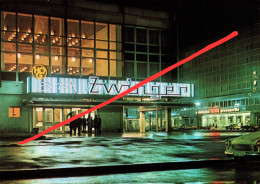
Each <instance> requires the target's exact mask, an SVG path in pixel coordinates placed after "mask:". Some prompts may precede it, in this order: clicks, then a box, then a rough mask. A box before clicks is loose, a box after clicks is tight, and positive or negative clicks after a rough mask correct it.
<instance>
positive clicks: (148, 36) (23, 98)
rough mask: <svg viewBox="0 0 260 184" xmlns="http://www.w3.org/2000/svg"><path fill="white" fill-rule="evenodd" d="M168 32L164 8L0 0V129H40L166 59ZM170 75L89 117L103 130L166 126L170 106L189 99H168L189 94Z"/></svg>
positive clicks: (77, 0)
mask: <svg viewBox="0 0 260 184" xmlns="http://www.w3.org/2000/svg"><path fill="white" fill-rule="evenodd" d="M171 30H172V23H171V19H170V15H169V14H168V13H166V12H159V11H156V12H155V11H151V10H142V9H137V8H131V7H123V6H119V5H113V4H104V3H98V2H93V1H83V0H74V1H69V0H68V1H61V0H50V1H46V0H42V1H37V2H36V1H35V2H33V1H31V2H19V1H18V2H15V3H14V2H12V1H1V62H0V63H1V65H0V66H1V68H0V71H1V73H0V84H1V86H0V98H1V100H0V106H1V112H0V123H1V126H0V132H2V133H7V134H12V133H13V134H17V133H25V134H26V133H28V132H29V133H30V132H32V131H33V130H34V129H38V130H39V131H43V130H45V129H47V128H49V127H51V126H53V125H55V124H57V123H59V122H62V121H64V120H65V119H66V118H67V114H68V113H70V112H73V113H74V115H75V114H78V113H80V112H82V111H85V110H87V109H89V108H91V107H93V106H95V105H97V104H99V103H101V102H103V101H106V100H107V99H109V98H111V97H112V96H114V95H117V94H119V93H120V92H122V91H123V90H125V89H128V88H129V87H131V86H133V85H134V84H136V83H138V82H139V81H141V80H143V79H145V78H147V77H149V76H151V75H153V74H155V73H157V72H159V71H161V70H162V69H164V68H166V67H168V66H170V65H172V64H173V63H174V62H175V61H176V59H175V58H174V53H175V51H174V49H173V47H172V44H171V38H174V36H173V35H172V34H170V33H171ZM35 67H36V68H35ZM41 67H43V68H41ZM44 68H45V69H44ZM44 70H46V71H44ZM45 72H46V74H47V76H46V78H43V79H36V78H35V75H38V76H39V75H40V76H41V75H44V73H45ZM174 78H175V74H174V72H169V73H167V74H166V75H164V76H162V77H160V78H158V79H156V80H155V81H154V82H152V83H149V84H148V85H147V86H145V87H143V88H140V89H139V91H138V90H137V91H135V92H133V93H132V94H129V95H128V96H126V97H124V98H122V99H120V100H118V101H116V102H114V103H112V104H110V105H109V106H106V107H103V108H101V109H99V110H97V111H95V112H92V113H91V116H92V117H94V115H96V114H99V115H101V118H102V129H103V131H109V132H122V131H141V132H144V131H146V130H157V131H159V130H163V131H168V130H169V127H170V126H172V125H171V108H172V107H175V106H178V105H185V106H189V105H190V104H189V103H187V104H178V103H175V102H174V99H175V98H176V97H192V96H193V95H194V92H193V89H194V86H193V84H177V83H173V80H174ZM67 131H68V126H64V127H60V128H59V129H56V130H55V131H54V133H55V132H57V133H66V132H67Z"/></svg>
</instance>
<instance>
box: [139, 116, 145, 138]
mask: <svg viewBox="0 0 260 184" xmlns="http://www.w3.org/2000/svg"><path fill="white" fill-rule="evenodd" d="M139 113H140V119H139V121H140V133H144V132H145V113H144V112H143V111H140V112H139Z"/></svg>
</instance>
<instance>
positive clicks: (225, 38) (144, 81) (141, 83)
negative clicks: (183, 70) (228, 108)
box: [19, 31, 238, 144]
mask: <svg viewBox="0 0 260 184" xmlns="http://www.w3.org/2000/svg"><path fill="white" fill-rule="evenodd" d="M237 35H238V32H237V31H234V32H232V33H231V34H229V35H227V36H226V37H224V38H222V39H220V40H218V41H216V42H214V43H211V44H209V45H208V46H206V47H204V48H203V49H201V50H199V51H197V52H196V53H194V54H192V55H190V56H189V57H187V58H185V59H183V60H181V61H179V62H177V63H175V64H173V65H171V66H169V67H168V68H165V69H164V70H162V71H160V72H158V73H156V74H154V75H152V76H150V77H148V78H147V79H145V80H143V81H141V82H139V83H138V84H136V85H135V86H133V87H131V88H129V89H128V90H126V91H124V92H122V93H120V94H119V95H117V96H115V97H113V98H111V99H109V100H107V101H105V102H102V103H101V104H99V105H97V106H95V107H92V108H91V109H88V110H86V111H84V112H82V113H80V114H77V115H75V116H73V117H71V118H69V119H67V120H65V121H63V122H60V123H58V124H56V125H54V126H52V127H50V128H48V129H46V130H44V131H43V132H41V133H39V134H36V135H34V136H33V137H30V138H28V139H25V140H23V141H20V142H19V144H25V143H28V142H30V141H33V140H35V139H37V138H39V137H41V136H43V135H45V134H47V133H49V132H50V131H52V130H55V129H57V128H59V127H61V126H63V125H66V124H68V123H70V122H72V121H74V120H76V119H78V118H80V117H81V116H84V115H86V114H88V113H91V112H93V111H95V110H97V109H99V108H101V107H104V106H106V105H108V104H110V103H112V102H114V101H116V100H118V99H119V98H122V97H123V96H125V95H127V94H129V93H131V92H132V91H134V90H136V89H137V88H139V87H141V86H143V85H145V84H146V83H148V82H151V81H152V80H154V79H156V78H158V77H160V76H162V75H164V74H166V73H167V72H169V71H171V70H173V69H174V68H177V67H178V66H180V65H183V64H184V63H187V62H188V61H190V60H192V59H194V58H195V57H198V56H199V55H201V54H203V53H205V52H207V51H209V50H211V49H213V48H215V47H217V46H219V45H221V44H223V43H225V42H227V41H228V40H230V39H232V38H234V37H235V36H237Z"/></svg>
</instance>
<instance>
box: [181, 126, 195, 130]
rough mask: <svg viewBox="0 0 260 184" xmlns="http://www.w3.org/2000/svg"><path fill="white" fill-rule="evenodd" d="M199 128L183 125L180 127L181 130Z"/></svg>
mask: <svg viewBox="0 0 260 184" xmlns="http://www.w3.org/2000/svg"><path fill="white" fill-rule="evenodd" d="M196 129H198V126H196V125H182V126H180V127H179V130H196Z"/></svg>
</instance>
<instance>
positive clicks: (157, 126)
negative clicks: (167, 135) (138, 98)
mask: <svg viewBox="0 0 260 184" xmlns="http://www.w3.org/2000/svg"><path fill="white" fill-rule="evenodd" d="M156 132H159V121H158V110H156Z"/></svg>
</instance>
